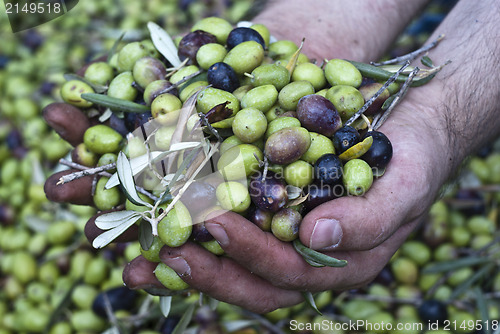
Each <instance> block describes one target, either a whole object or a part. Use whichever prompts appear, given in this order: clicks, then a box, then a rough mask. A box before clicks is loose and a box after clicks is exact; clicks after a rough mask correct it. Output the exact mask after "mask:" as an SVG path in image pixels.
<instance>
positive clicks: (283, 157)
mask: <svg viewBox="0 0 500 334" xmlns="http://www.w3.org/2000/svg"><path fill="white" fill-rule="evenodd" d="M310 145H311V136H310V135H309V131H307V130H306V129H305V128H303V127H291V128H284V129H281V130H279V131H276V132H275V133H273V134H272V135H271V136H270V137H269V138H268V139H267V140H266V146H265V150H264V151H265V155H266V157H267V158H268V159H269V161H270V162H271V163H274V164H280V165H286V164H289V163H292V162H294V161H296V160H298V159H299V158H300V157H301V156H302V155H303V154H304V153H306V152H307V150H308V149H309V146H310ZM370 170H371V169H370Z"/></svg>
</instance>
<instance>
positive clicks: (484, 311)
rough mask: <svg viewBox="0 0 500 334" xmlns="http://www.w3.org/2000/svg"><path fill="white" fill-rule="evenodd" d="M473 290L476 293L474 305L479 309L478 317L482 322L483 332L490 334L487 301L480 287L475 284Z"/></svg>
mask: <svg viewBox="0 0 500 334" xmlns="http://www.w3.org/2000/svg"><path fill="white" fill-rule="evenodd" d="M474 292H475V294H476V305H477V309H478V311H479V318H480V319H481V320H482V322H483V329H484V334H491V326H488V325H490V315H489V312H488V302H487V301H486V298H485V297H484V294H483V291H482V290H481V288H480V287H478V286H476V287H475V288H474Z"/></svg>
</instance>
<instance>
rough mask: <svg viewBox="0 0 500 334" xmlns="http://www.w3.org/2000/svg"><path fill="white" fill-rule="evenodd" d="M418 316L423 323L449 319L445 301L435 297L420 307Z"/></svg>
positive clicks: (441, 322) (441, 321) (440, 321)
mask: <svg viewBox="0 0 500 334" xmlns="http://www.w3.org/2000/svg"><path fill="white" fill-rule="evenodd" d="M418 316H419V317H420V320H422V322H423V323H425V324H427V323H435V322H439V323H440V324H443V322H444V321H445V320H446V319H448V310H447V308H446V305H445V304H444V303H443V302H440V301H439V300H435V299H429V300H426V301H424V302H423V303H422V304H420V306H419V307H418Z"/></svg>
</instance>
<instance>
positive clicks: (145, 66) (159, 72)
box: [132, 57, 167, 88]
mask: <svg viewBox="0 0 500 334" xmlns="http://www.w3.org/2000/svg"><path fill="white" fill-rule="evenodd" d="M132 74H133V78H134V80H135V82H136V83H137V84H138V85H139V86H141V87H142V88H146V87H147V85H149V84H150V83H151V82H153V81H156V80H163V79H165V76H166V75H167V69H166V67H165V64H163V63H162V62H161V61H160V60H158V59H156V58H154V57H143V58H141V59H139V60H137V61H136V62H135V64H134V67H133V69H132Z"/></svg>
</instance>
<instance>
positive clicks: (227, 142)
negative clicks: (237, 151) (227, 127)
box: [219, 135, 243, 155]
mask: <svg viewBox="0 0 500 334" xmlns="http://www.w3.org/2000/svg"><path fill="white" fill-rule="evenodd" d="M240 144H243V142H242V141H241V139H239V138H238V137H237V136H235V135H232V136H230V137H227V138H226V139H224V141H223V142H222V144H221V145H220V148H219V153H220V154H221V155H222V154H224V153H225V152H226V151H227V150H229V149H230V148H231V147H234V146H238V145H240Z"/></svg>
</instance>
